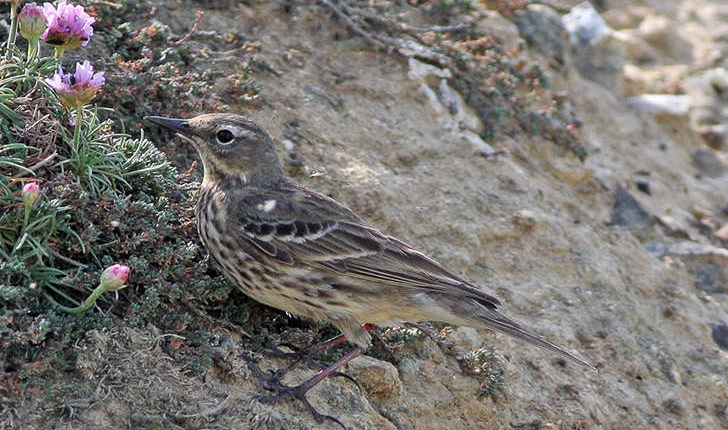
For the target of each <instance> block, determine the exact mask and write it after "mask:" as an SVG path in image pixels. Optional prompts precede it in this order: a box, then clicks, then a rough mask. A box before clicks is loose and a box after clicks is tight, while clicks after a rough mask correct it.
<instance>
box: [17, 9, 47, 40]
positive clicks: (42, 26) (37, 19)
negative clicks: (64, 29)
mask: <svg viewBox="0 0 728 430" xmlns="http://www.w3.org/2000/svg"><path fill="white" fill-rule="evenodd" d="M18 23H19V24H20V34H21V35H22V36H23V37H24V38H26V39H28V40H35V41H37V40H38V39H40V37H41V36H42V35H43V33H45V30H46V19H45V15H44V14H43V8H42V7H40V6H38V5H37V4H35V3H28V4H26V5H25V6H23V10H21V11H20V13H19V14H18Z"/></svg>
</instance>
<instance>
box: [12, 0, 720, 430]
mask: <svg viewBox="0 0 728 430" xmlns="http://www.w3.org/2000/svg"><path fill="white" fill-rule="evenodd" d="M233 3H234V2H233ZM312 3H313V4H311V3H303V2H280V3H279V2H271V3H268V2H246V3H245V4H240V5H237V4H235V5H225V7H219V5H216V6H217V7H215V8H210V9H207V8H206V5H204V4H201V3H187V2H181V3H178V2H172V1H170V2H165V3H164V4H160V6H159V13H158V14H157V15H156V16H155V19H156V20H158V21H159V22H161V23H164V24H165V25H168V26H170V28H171V29H172V31H173V32H176V33H177V34H180V35H183V34H185V33H186V32H187V31H189V29H190V27H191V25H192V23H193V22H194V19H195V14H194V12H195V10H196V9H205V15H204V16H203V17H202V19H201V21H200V23H199V28H198V31H200V32H202V34H204V31H207V30H210V29H220V28H229V27H235V28H237V29H238V31H241V32H244V33H245V34H246V35H248V37H249V38H250V39H253V40H255V41H256V43H258V44H259V46H260V53H259V54H258V62H259V64H265V67H261V68H260V70H257V71H256V73H255V79H256V82H257V84H258V85H259V88H260V94H261V96H262V99H263V100H264V102H263V103H262V104H261V106H260V107H259V108H257V109H250V108H248V107H247V106H248V105H247V104H246V103H238V102H236V100H235V99H234V97H235V96H234V94H226V93H224V92H223V93H219V94H217V97H218V98H219V101H220V102H222V103H224V104H226V105H228V106H229V110H233V111H237V112H239V113H242V114H244V115H247V116H249V117H250V118H251V119H253V120H254V121H256V122H258V123H259V124H261V125H262V126H264V127H265V128H266V129H267V130H268V131H269V132H270V134H271V135H272V136H273V138H274V140H275V141H276V143H277V145H278V148H279V150H280V153H281V157H282V158H283V159H284V160H285V162H286V166H287V169H288V170H289V172H290V173H291V174H292V175H294V177H295V178H296V179H297V180H299V181H301V182H304V183H306V184H307V185H310V186H311V187H313V188H316V189H318V190H320V191H323V192H325V193H327V194H328V195H331V196H332V197H334V198H336V199H337V200H339V201H342V202H344V203H346V204H347V205H349V206H350V207H351V208H352V209H353V210H355V211H356V212H358V213H360V214H361V215H363V216H364V217H365V218H366V219H367V220H369V221H370V222H371V223H372V224H373V225H375V226H377V227H379V228H381V229H382V230H384V231H386V232H388V233H390V234H392V235H394V236H397V237H399V238H401V239H403V240H404V241H406V242H408V243H410V244H412V245H414V246H416V247H418V248H419V249H421V250H423V251H425V252H426V253H427V254H429V255H431V256H432V257H434V258H435V259H437V260H438V261H440V262H442V263H444V264H445V265H446V266H448V267H450V268H452V269H453V270H454V271H456V272H458V273H462V274H463V275H464V276H465V277H467V278H468V279H471V280H472V281H473V282H475V283H476V284H479V285H482V286H483V288H484V289H486V290H488V291H490V292H492V293H493V294H495V295H496V296H498V297H500V298H502V299H503V302H504V306H503V308H502V309H503V311H504V312H505V313H507V314H508V315H510V316H512V317H513V318H515V319H516V320H518V321H521V322H523V323H524V325H526V326H528V327H530V328H532V329H533V330H535V331H536V332H538V333H540V334H542V335H543V336H545V337H547V338H548V339H550V340H552V341H554V342H555V343H558V344H560V345H563V346H565V347H567V348H568V349H570V350H575V351H578V352H580V353H581V355H582V356H583V357H584V358H586V359H587V360H588V361H590V362H591V363H593V364H594V366H596V367H597V368H598V370H599V371H598V373H595V372H592V371H590V370H587V369H584V368H581V367H578V366H575V365H573V364H572V363H567V362H564V361H563V360H561V359H560V358H559V357H555V356H553V355H552V354H550V353H548V352H545V351H542V350H539V349H537V348H534V347H531V346H528V345H524V344H521V343H518V342H515V341H514V340H512V339H511V338H509V337H507V336H505V335H500V334H495V333H492V332H476V331H475V330H472V329H469V328H464V327H461V328H456V329H454V330H452V329H447V328H442V327H438V328H437V331H436V332H435V335H434V336H433V338H430V337H427V336H422V335H418V334H414V335H411V336H410V335H409V334H408V333H409V332H408V331H404V330H400V331H399V332H389V333H387V335H388V336H390V338H391V337H392V336H394V335H397V334H398V333H399V335H400V337H401V338H407V341H406V342H403V343H404V345H405V346H404V347H402V348H399V349H397V350H395V351H394V352H391V353H389V354H384V353H379V354H375V355H376V356H377V357H376V358H374V357H368V356H364V357H361V358H357V359H356V360H354V361H353V362H352V363H351V364H350V365H349V366H348V367H347V368H346V372H347V373H349V374H350V375H352V376H354V377H355V378H356V380H357V381H358V382H359V384H360V385H361V390H360V389H359V388H357V386H356V385H355V384H353V383H352V382H351V381H348V380H346V379H343V378H336V379H334V378H332V379H329V380H326V381H324V382H323V383H322V384H320V386H319V387H317V388H316V389H315V390H313V391H312V392H311V393H310V395H309V398H310V400H311V403H312V404H313V405H315V407H316V408H318V409H319V411H321V412H322V413H325V414H329V415H332V416H335V417H336V418H337V419H339V420H340V421H341V422H342V423H343V424H344V425H346V427H347V428H352V429H384V428H391V429H394V428H399V429H433V428H458V429H491V428H492V429H500V428H514V429H540V428H559V429H598V428H605V429H622V428H635V429H637V428H645V429H647V428H656V429H671V428H685V429H716V428H728V387H727V386H726V383H727V382H728V381H727V380H726V378H727V377H726V375H728V328H727V326H726V324H728V301H727V298H728V287H727V285H728V270H727V269H726V267H728V249H726V248H725V245H726V241H728V227H725V228H724V226H726V225H728V209H726V208H728V198H726V193H725V190H726V186H727V185H728V182H727V178H728V176H726V174H725V173H726V164H725V160H724V157H725V150H726V136H728V120H727V118H726V115H728V112H726V109H725V106H726V104H725V94H726V92H725V90H726V89H728V71H726V68H725V67H726V66H727V65H728V64H727V58H726V52H728V50H727V49H726V40H725V34H726V32H727V31H728V24H726V22H728V20H726V18H728V6H726V5H724V4H722V3H721V2H720V1H718V0H715V1H709V0H699V1H697V2H694V1H691V2H687V1H685V2H679V1H676V0H672V1H667V2H664V1H659V2H658V1H638V2H626V1H625V2H623V1H617V0H614V1H613V0H607V1H601V2H597V4H596V6H597V7H598V10H597V11H596V12H594V13H590V10H589V9H588V8H586V7H584V6H577V4H576V2H565V3H564V4H562V5H560V6H558V7H551V6H547V5H545V4H533V5H530V6H528V7H526V8H525V9H519V8H517V9H518V10H515V11H511V10H510V9H509V8H506V7H504V5H503V3H501V2H496V1H493V2H490V1H482V2H474V6H475V11H470V12H463V13H462V15H461V16H460V18H461V19H466V18H468V17H474V16H478V17H479V20H482V21H478V22H479V23H478V24H476V25H477V26H478V27H477V28H478V31H480V32H482V34H484V35H488V36H491V37H494V38H500V39H501V40H503V43H504V45H505V46H506V47H508V48H509V49H518V47H519V46H521V47H523V55H524V56H525V57H526V58H527V59H528V60H529V61H533V62H535V63H537V64H539V65H540V66H541V68H542V69H543V70H544V72H545V75H547V76H548V78H549V80H550V84H551V89H550V90H548V91H550V92H553V93H558V92H563V93H564V94H568V97H569V99H570V100H571V102H570V105H569V106H570V109H571V111H572V113H573V115H574V118H578V120H574V121H572V122H571V123H570V124H567V125H566V126H567V127H568V133H567V134H566V135H568V136H571V137H573V138H574V141H577V142H578V143H579V145H580V146H579V148H581V149H583V150H584V151H585V152H586V156H585V157H580V155H583V154H582V153H580V152H579V151H574V150H573V149H574V146H573V145H571V144H566V145H565V144H563V140H565V138H559V137H558V136H561V135H559V134H556V133H553V132H551V133H527V132H525V131H523V130H522V129H519V130H521V131H518V132H513V130H514V129H517V128H518V127H517V125H516V124H515V119H510V120H507V121H506V122H505V123H503V124H500V125H497V128H496V130H495V132H494V133H490V134H489V135H486V133H484V132H483V130H484V129H486V128H487V127H488V125H487V124H484V121H483V120H484V118H483V116H482V115H479V114H478V113H479V112H480V110H479V109H477V108H475V107H473V105H472V103H468V102H467V100H471V99H468V97H467V94H464V93H463V92H462V91H460V92H459V91H458V89H457V88H456V85H454V84H452V82H453V81H454V78H452V75H448V73H447V72H446V71H445V67H444V66H443V65H441V64H438V63H437V61H433V60H432V57H431V56H430V57H428V55H423V54H422V53H419V54H413V53H412V52H410V51H407V50H406V49H403V47H402V46H398V45H396V44H391V45H390V47H392V49H391V52H387V50H386V49H377V48H376V46H374V45H375V44H373V42H376V41H379V40H383V39H377V38H376V37H374V36H376V34H374V33H371V29H367V31H366V33H367V35H368V37H364V36H363V35H362V34H361V33H357V32H356V30H355V28H354V27H352V25H356V22H358V21H349V22H347V20H345V19H343V18H342V17H341V16H340V15H337V14H336V13H335V12H337V11H338V12H342V13H344V14H346V13H347V10H346V9H342V8H340V7H339V8H336V7H334V8H332V7H329V6H328V5H330V4H333V5H336V4H337V2H331V3H328V2H312ZM374 3H376V2H374ZM423 3H424V2H423ZM496 10H499V11H500V13H499V12H497V11H496ZM597 12H598V13H597ZM349 13H352V12H351V11H349ZM567 14H569V15H567ZM481 15H483V16H481ZM348 16H353V15H351V14H350V15H348ZM405 18H411V17H410V16H405ZM443 25H444V24H443ZM356 28H358V29H360V30H361V27H356ZM192 37H193V38H194V37H195V36H192ZM384 43H385V45H386V40H385V42H384ZM422 46H426V44H423V45H422ZM211 55H214V53H213V54H211ZM235 55H236V53H235V52H232V53H229V54H227V55H225V56H222V57H220V58H219V59H218V60H216V61H218V62H219V63H216V64H219V67H222V68H228V67H230V68H234V67H235V64H236V62H235V61H236V60H235V58H236V57H235ZM645 95H649V96H645ZM523 96H526V97H534V98H535V99H537V100H540V99H538V97H539V96H538V95H537V94H526V95H523ZM549 108H550V106H543V109H549ZM147 113H148V114H155V115H167V114H170V112H164V111H162V112H159V111H154V112H147ZM509 121H510V122H509ZM504 124H505V125H504ZM562 125H563V124H560V123H557V124H556V126H559V127H560V126H562ZM554 136H556V137H554ZM483 137H485V138H483ZM190 155H191V154H190ZM582 158H583V159H582ZM193 159H194V158H189V159H186V160H182V159H180V160H177V162H178V163H180V165H185V168H186V167H188V166H189V163H191V161H192V160H193ZM299 331H300V330H299V329H297V328H292V329H290V330H289V331H285V330H284V331H283V332H282V333H274V334H271V336H273V338H274V339H275V340H278V341H280V340H281V339H283V340H286V339H295V338H296V337H297V336H299V337H303V338H305V334H301V333H299ZM210 332H211V336H210V339H211V342H214V344H212V345H208V346H210V347H211V348H212V349H213V351H214V352H215V354H214V359H213V360H212V364H211V365H210V366H209V367H207V368H206V369H205V370H204V371H203V372H202V373H200V374H192V372H190V371H189V369H188V368H186V367H185V364H184V363H182V362H180V361H178V360H176V359H175V357H174V356H173V354H170V353H169V348H162V347H161V346H160V345H161V344H162V343H163V342H169V341H170V340H174V339H175V337H176V336H179V335H178V334H176V333H170V332H163V331H160V330H159V329H158V328H157V327H155V326H154V325H153V324H149V325H147V326H146V327H139V326H135V325H130V324H125V322H124V321H123V319H122V320H120V321H118V323H116V324H114V325H113V326H110V327H109V326H107V327H103V328H99V329H95V330H91V331H89V332H87V333H86V335H85V337H83V338H81V339H78V340H77V341H76V342H75V343H74V351H75V352H76V353H77V358H76V361H75V371H74V372H69V373H67V375H66V376H65V378H66V379H64V381H63V384H65V385H66V386H67V387H69V389H68V390H67V391H66V392H65V394H64V395H62V396H59V397H58V398H56V399H52V400H48V399H45V400H44V402H43V403H40V402H39V401H38V400H37V399H36V400H34V399H32V398H27V397H26V398H25V400H23V401H22V402H16V403H14V405H15V408H14V410H13V411H12V412H10V413H8V412H6V413H5V415H4V416H3V419H4V421H3V422H2V425H1V426H0V427H3V428H50V427H52V428H69V429H70V428H73V429H81V428H83V429H95V428H149V429H152V428H155V429H157V428H190V429H192V428H220V429H222V428H241V429H242V428H287V429H308V428H331V429H334V428H339V427H338V426H337V425H336V424H335V423H333V422H324V423H321V424H319V423H316V422H315V421H314V420H313V419H312V417H311V415H310V414H309V413H308V411H307V410H306V409H305V407H304V406H303V405H302V404H301V403H299V402H296V401H290V402H284V403H280V404H275V405H269V404H262V403H260V402H258V401H256V400H255V397H256V396H258V395H261V394H262V395H265V394H267V393H266V391H265V390H264V389H263V388H262V386H261V385H260V383H259V382H258V381H257V380H256V379H255V378H253V377H252V375H251V373H250V371H249V370H248V368H247V366H246V362H245V356H246V354H247V353H246V350H245V348H244V346H243V345H244V344H243V343H241V341H243V340H245V337H244V335H242V334H241V333H240V332H238V331H236V330H235V329H234V328H229V327H225V326H223V325H217V326H212V327H211V329H210ZM393 333H394V334H393ZM408 336H409V337H408ZM180 342H182V339H181V340H180ZM256 357H258V358H259V359H260V361H259V365H261V367H263V368H276V367H281V366H283V365H284V364H285V363H284V361H281V360H278V359H271V358H267V357H265V356H263V355H256ZM385 359H386V360H385ZM315 371H316V369H310V368H308V367H307V366H302V368H301V369H300V370H297V371H295V372H293V373H292V375H290V376H289V379H288V382H295V381H300V380H302V379H303V378H305V377H306V376H309V375H312V374H313V373H315Z"/></svg>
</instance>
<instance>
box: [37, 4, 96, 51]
mask: <svg viewBox="0 0 728 430" xmlns="http://www.w3.org/2000/svg"><path fill="white" fill-rule="evenodd" d="M26 7H27V6H26ZM43 14H44V15H45V19H46V26H47V28H46V30H45V32H44V33H43V35H42V36H41V39H43V40H45V41H46V43H49V44H51V45H55V46H60V47H63V49H67V48H76V47H78V46H86V45H87V44H88V41H89V39H90V38H91V36H93V34H94V29H93V27H92V25H93V23H94V22H96V19H94V18H93V17H92V16H90V15H89V14H87V13H86V11H85V10H84V9H83V7H82V6H73V5H70V4H66V1H65V0H61V1H60V2H59V3H58V6H54V5H53V4H52V3H44V4H43Z"/></svg>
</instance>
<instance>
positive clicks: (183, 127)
mask: <svg viewBox="0 0 728 430" xmlns="http://www.w3.org/2000/svg"><path fill="white" fill-rule="evenodd" d="M144 120H145V121H149V122H151V123H154V124H157V125H159V126H161V127H164V128H167V129H170V130H172V131H175V132H177V133H179V134H181V135H182V136H187V137H189V136H192V135H194V132H193V131H192V129H191V128H190V123H189V121H187V120H186V119H179V118H165V117H162V116H145V117H144Z"/></svg>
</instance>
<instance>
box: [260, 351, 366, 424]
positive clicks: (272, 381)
mask: <svg viewBox="0 0 728 430" xmlns="http://www.w3.org/2000/svg"><path fill="white" fill-rule="evenodd" d="M361 353H362V350H361V348H354V349H353V350H351V351H350V352H349V353H347V354H346V355H344V356H343V357H341V358H340V359H338V360H337V361H336V362H335V363H333V364H332V365H330V366H329V367H326V368H325V369H323V370H321V371H320V372H319V373H318V374H316V375H315V376H313V377H311V378H309V379H307V380H306V381H304V382H303V383H301V384H299V385H295V386H288V385H285V384H283V383H282V382H281V378H282V377H283V376H285V375H286V374H287V373H288V372H289V371H290V370H291V369H292V368H293V367H295V365H297V363H298V362H296V363H293V364H292V365H290V366H288V367H285V368H283V369H279V370H274V371H270V375H268V374H266V373H264V372H263V371H262V370H261V369H260V367H258V365H257V364H256V363H255V361H254V360H253V359H252V358H249V359H248V360H247V361H248V368H249V369H250V370H251V372H252V373H253V375H255V377H256V378H258V380H260V381H261V382H262V384H263V386H264V387H265V388H266V389H267V390H270V391H275V392H277V393H278V394H277V395H274V396H261V397H258V401H259V402H261V403H277V402H281V401H284V400H288V399H291V398H296V399H298V400H300V401H301V402H302V403H303V404H304V406H306V409H308V410H309V412H311V415H313V418H314V419H315V420H316V421H317V422H319V423H321V422H324V421H325V420H330V421H333V422H335V423H336V424H338V425H340V426H341V427H342V428H344V429H346V427H345V426H344V425H343V424H342V423H341V421H339V420H338V419H336V418H335V417H332V416H330V415H325V414H322V413H320V412H319V411H317V410H316V408H315V407H314V406H313V405H312V404H311V403H310V402H309V401H308V399H307V398H306V394H307V393H308V392H309V390H311V389H312V388H313V387H315V386H316V385H317V384H318V383H319V382H321V381H322V380H324V379H325V378H328V377H329V376H340V377H344V378H346V379H348V380H350V381H352V382H354V383H355V384H356V386H357V387H358V388H359V389H361V387H360V386H359V383H357V382H356V381H355V380H354V378H352V377H351V376H349V375H347V374H345V373H342V372H339V371H338V369H339V368H341V367H342V366H344V365H345V364H346V363H348V362H349V361H351V360H352V359H353V358H354V357H356V356H358V355H360V354H361Z"/></svg>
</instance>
